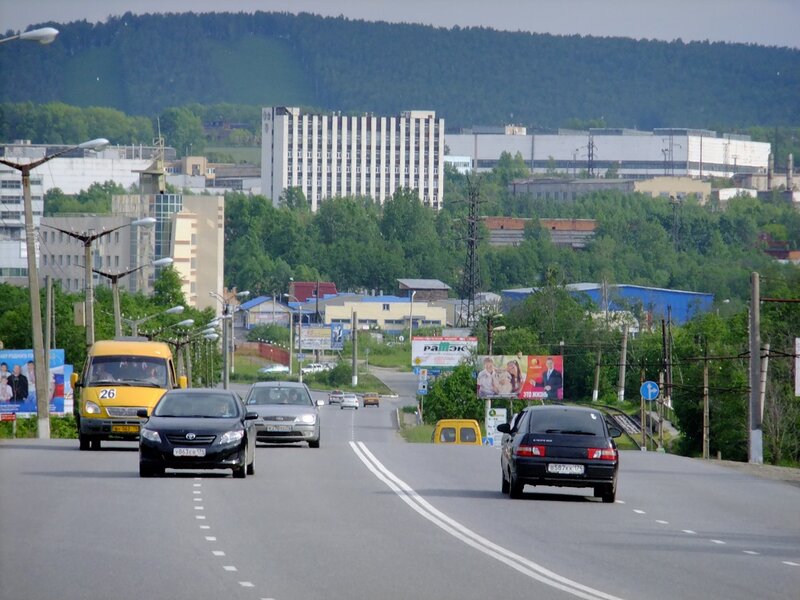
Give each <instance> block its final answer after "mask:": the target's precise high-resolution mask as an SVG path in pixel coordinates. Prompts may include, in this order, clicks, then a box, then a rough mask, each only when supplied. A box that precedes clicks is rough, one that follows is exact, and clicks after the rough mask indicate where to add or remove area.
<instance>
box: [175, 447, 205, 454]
mask: <svg viewBox="0 0 800 600" xmlns="http://www.w3.org/2000/svg"><path fill="white" fill-rule="evenodd" d="M205 455H206V449H205V448H173V449H172V456H205Z"/></svg>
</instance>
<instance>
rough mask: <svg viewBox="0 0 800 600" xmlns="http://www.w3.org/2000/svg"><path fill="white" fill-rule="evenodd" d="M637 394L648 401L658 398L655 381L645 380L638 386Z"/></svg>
mask: <svg viewBox="0 0 800 600" xmlns="http://www.w3.org/2000/svg"><path fill="white" fill-rule="evenodd" d="M639 394H641V396H642V398H644V399H645V400H648V401H652V400H655V399H656V398H658V384H657V383H656V382H655V381H645V382H644V383H643V384H642V387H640V388H639Z"/></svg>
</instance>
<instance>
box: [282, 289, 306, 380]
mask: <svg viewBox="0 0 800 600" xmlns="http://www.w3.org/2000/svg"><path fill="white" fill-rule="evenodd" d="M283 295H284V296H286V297H287V298H294V301H295V302H297V303H298V304H300V305H301V306H300V307H299V312H300V318H299V320H298V322H297V355H298V356H300V357H302V356H303V307H302V302H300V300H298V299H297V296H294V295H292V294H283ZM289 309H290V310H291V317H290V319H289V374H290V375H291V373H292V352H294V336H293V332H294V310H292V307H291V306H290V307H289ZM297 373H298V378H299V379H298V381H300V383H303V359H302V358H298V359H297Z"/></svg>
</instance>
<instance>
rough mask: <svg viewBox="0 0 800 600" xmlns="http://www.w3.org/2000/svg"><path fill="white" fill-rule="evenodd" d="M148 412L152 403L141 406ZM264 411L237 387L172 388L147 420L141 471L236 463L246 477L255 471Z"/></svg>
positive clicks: (238, 472) (142, 413) (235, 470)
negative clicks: (252, 408)
mask: <svg viewBox="0 0 800 600" xmlns="http://www.w3.org/2000/svg"><path fill="white" fill-rule="evenodd" d="M137 416H138V417H140V418H147V409H140V410H139V411H138V412H137ZM257 417H258V415H257V414H256V413H254V412H247V410H246V408H245V405H244V404H243V403H242V399H241V398H240V397H239V395H238V394H236V392H232V391H229V390H218V389H203V388H191V389H176V390H169V391H167V392H166V393H165V394H164V395H163V396H161V399H160V400H159V401H158V404H156V406H155V407H154V408H153V413H152V414H151V415H150V418H149V419H147V420H146V421H144V422H143V423H142V427H141V431H140V436H139V476H140V477H152V476H153V475H163V474H164V469H168V468H169V469H233V476H234V477H237V478H244V477H246V476H247V475H253V474H254V473H255V455H256V452H255V449H256V445H255V444H256V430H255V427H254V424H255V420H256V418H257Z"/></svg>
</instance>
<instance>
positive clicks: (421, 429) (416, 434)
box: [400, 424, 434, 444]
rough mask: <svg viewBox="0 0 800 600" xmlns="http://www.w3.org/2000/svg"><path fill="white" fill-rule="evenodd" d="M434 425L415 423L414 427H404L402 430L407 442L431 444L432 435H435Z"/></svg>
mask: <svg viewBox="0 0 800 600" xmlns="http://www.w3.org/2000/svg"><path fill="white" fill-rule="evenodd" d="M433 427H434V426H433V425H427V424H423V425H414V426H412V427H403V428H402V429H401V430H400V435H402V436H403V437H404V438H405V440H406V441H407V442H411V443H412V444H430V443H431V436H432V435H433Z"/></svg>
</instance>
